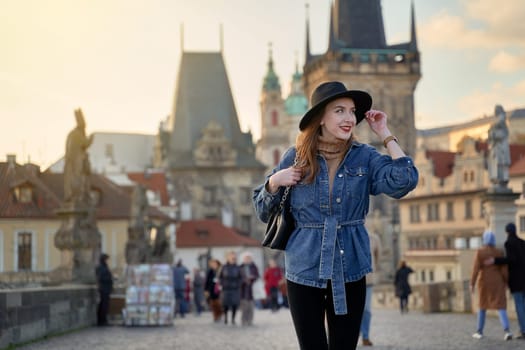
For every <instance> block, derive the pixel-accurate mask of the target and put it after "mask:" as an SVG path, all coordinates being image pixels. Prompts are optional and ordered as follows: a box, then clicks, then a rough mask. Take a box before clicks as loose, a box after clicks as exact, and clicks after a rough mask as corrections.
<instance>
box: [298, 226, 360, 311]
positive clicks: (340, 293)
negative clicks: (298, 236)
mask: <svg viewBox="0 0 525 350" xmlns="http://www.w3.org/2000/svg"><path fill="white" fill-rule="evenodd" d="M364 222H365V221H364V220H363V219H359V220H349V221H341V222H338V221H337V219H336V218H334V217H331V216H329V217H327V218H326V219H325V221H324V222H323V223H316V222H308V223H297V227H298V228H313V229H322V230H323V237H322V241H321V257H320V259H319V278H321V279H325V280H331V283H332V296H333V299H334V311H335V314H336V315H344V314H347V313H348V310H347V305H346V293H345V278H344V271H343V261H342V258H341V255H340V254H337V255H336V254H335V248H336V241H337V230H339V229H340V228H341V227H344V226H358V225H363V224H364Z"/></svg>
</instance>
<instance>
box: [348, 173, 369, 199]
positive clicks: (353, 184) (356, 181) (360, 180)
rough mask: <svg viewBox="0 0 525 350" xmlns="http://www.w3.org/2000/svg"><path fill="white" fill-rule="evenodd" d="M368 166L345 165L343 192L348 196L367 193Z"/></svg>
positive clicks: (363, 195)
mask: <svg viewBox="0 0 525 350" xmlns="http://www.w3.org/2000/svg"><path fill="white" fill-rule="evenodd" d="M368 192H369V191H368V168H367V167H363V166H358V167H349V166H345V193H346V195H347V196H348V197H350V198H363V197H365V196H367V195H368Z"/></svg>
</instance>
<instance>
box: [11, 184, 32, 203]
mask: <svg viewBox="0 0 525 350" xmlns="http://www.w3.org/2000/svg"><path fill="white" fill-rule="evenodd" d="M15 196H16V200H17V201H18V202H19V203H31V202H32V201H33V188H32V187H31V186H29V185H28V184H25V185H22V186H18V187H16V188H15Z"/></svg>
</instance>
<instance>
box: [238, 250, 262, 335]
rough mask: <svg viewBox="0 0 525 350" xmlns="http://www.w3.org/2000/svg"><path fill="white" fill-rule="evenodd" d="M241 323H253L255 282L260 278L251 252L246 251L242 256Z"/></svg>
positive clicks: (244, 324) (248, 324)
mask: <svg viewBox="0 0 525 350" xmlns="http://www.w3.org/2000/svg"><path fill="white" fill-rule="evenodd" d="M241 261H242V264H241V274H242V283H241V324H242V325H243V326H251V325H253V311H254V308H255V306H254V302H253V284H254V283H255V281H256V280H257V279H258V278H259V269H258V268H257V265H255V263H254V262H253V256H252V253H250V252H245V253H243V254H242V256H241Z"/></svg>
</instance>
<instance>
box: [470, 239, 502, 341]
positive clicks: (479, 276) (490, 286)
mask: <svg viewBox="0 0 525 350" xmlns="http://www.w3.org/2000/svg"><path fill="white" fill-rule="evenodd" d="M482 240H483V245H482V246H481V247H480V248H479V249H478V250H477V251H476V255H475V256H474V266H473V268H472V276H471V278H470V289H471V292H472V293H474V291H475V287H476V283H477V287H478V303H479V310H478V325H477V331H476V333H474V334H473V335H472V337H473V338H475V339H481V338H483V328H484V326H485V316H486V313H487V310H498V314H499V319H500V322H501V326H502V328H503V331H504V332H505V335H504V337H503V339H505V340H510V339H512V333H511V332H510V329H509V319H508V317H507V297H506V294H505V293H506V289H507V280H508V271H507V266H506V265H485V264H484V261H485V260H487V259H488V258H500V257H503V251H502V250H501V249H499V248H496V236H495V235H494V233H493V232H491V231H485V232H484V233H483V236H482Z"/></svg>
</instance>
